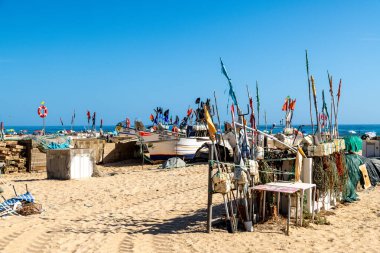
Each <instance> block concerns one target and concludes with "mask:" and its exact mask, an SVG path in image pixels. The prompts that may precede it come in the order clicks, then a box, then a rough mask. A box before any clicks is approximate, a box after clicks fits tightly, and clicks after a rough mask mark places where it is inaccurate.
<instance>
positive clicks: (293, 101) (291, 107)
mask: <svg viewBox="0 0 380 253" xmlns="http://www.w3.org/2000/svg"><path fill="white" fill-rule="evenodd" d="M294 108H296V99H294V100H292V102H291V103H290V110H292V111H294Z"/></svg>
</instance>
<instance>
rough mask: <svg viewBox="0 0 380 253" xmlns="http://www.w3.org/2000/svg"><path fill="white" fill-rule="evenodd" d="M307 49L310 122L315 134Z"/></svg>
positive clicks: (307, 62) (307, 63)
mask: <svg viewBox="0 0 380 253" xmlns="http://www.w3.org/2000/svg"><path fill="white" fill-rule="evenodd" d="M305 51H306V74H307V83H308V86H309V108H310V124H311V132H312V133H313V134H314V123H313V113H312V109H311V84H310V73H309V58H308V57H307V50H305ZM317 121H318V115H317Z"/></svg>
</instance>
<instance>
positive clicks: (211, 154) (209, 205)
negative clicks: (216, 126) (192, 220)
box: [207, 145, 214, 233]
mask: <svg viewBox="0 0 380 253" xmlns="http://www.w3.org/2000/svg"><path fill="white" fill-rule="evenodd" d="M208 157H209V163H208V164H209V166H208V197H207V233H211V225H212V224H211V223H212V162H213V160H214V145H211V146H210V148H209V151H208Z"/></svg>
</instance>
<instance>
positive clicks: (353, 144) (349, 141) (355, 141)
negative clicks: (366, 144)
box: [344, 136, 363, 152]
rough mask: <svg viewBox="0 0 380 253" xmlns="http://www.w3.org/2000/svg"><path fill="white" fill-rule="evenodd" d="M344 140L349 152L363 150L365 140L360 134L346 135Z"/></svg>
mask: <svg viewBox="0 0 380 253" xmlns="http://www.w3.org/2000/svg"><path fill="white" fill-rule="evenodd" d="M344 142H345V144H346V150H347V151H348V152H358V151H360V150H362V143H363V141H362V139H360V138H359V136H346V137H344Z"/></svg>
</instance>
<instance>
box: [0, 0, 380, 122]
mask: <svg viewBox="0 0 380 253" xmlns="http://www.w3.org/2000/svg"><path fill="white" fill-rule="evenodd" d="M379 13H380V1H280V0H279V1H253V0H251V1H221V0H219V1H169V0H168V1H158V0H156V1H69V0H66V1H47V0H46V1H42V0H41V1H26V0H25V1H16V0H0V87H1V100H0V101H1V107H0V120H1V121H4V122H5V124H6V125H38V124H40V123H41V120H40V119H39V118H38V116H37V107H38V106H39V103H40V102H41V101H42V100H44V101H46V105H47V106H48V108H49V116H48V118H47V124H48V125H58V124H59V118H60V117H62V118H63V121H64V122H65V123H66V124H68V123H69V121H70V118H71V114H72V112H73V110H74V109H75V110H76V115H77V121H76V123H77V124H78V125H81V124H82V125H83V124H85V122H86V115H85V113H86V110H87V109H88V110H90V111H91V112H92V111H96V112H97V114H98V115H99V117H101V118H103V120H104V124H106V125H112V124H115V123H116V122H117V121H119V120H122V119H124V118H125V117H127V116H128V117H130V118H131V119H135V118H139V119H142V120H144V121H145V122H148V117H149V114H150V113H151V112H152V110H153V108H155V107H156V106H163V107H164V108H170V109H171V112H172V113H173V114H174V115H175V114H178V115H180V116H182V117H183V116H184V114H185V112H186V109H187V107H188V106H189V105H194V101H195V99H196V98H197V97H199V96H200V97H202V98H206V97H212V95H213V91H214V90H215V91H216V93H217V96H218V99H219V101H218V103H219V107H220V110H221V116H222V118H223V119H229V116H228V115H227V110H226V104H227V94H228V93H227V92H226V90H227V82H226V79H225V78H224V76H223V75H222V74H221V71H220V65H219V57H222V58H223V61H224V63H225V65H226V68H227V70H228V72H229V75H230V77H231V78H232V81H233V84H234V87H235V90H236V92H237V96H238V99H239V101H240V103H241V104H244V103H247V101H248V99H247V95H246V85H248V86H249V87H250V90H251V92H252V93H254V85H255V82H256V80H257V81H258V82H259V87H260V93H261V94H260V98H261V108H262V113H261V115H263V110H266V111H267V115H268V123H272V122H278V121H279V120H280V119H281V118H282V117H283V113H282V112H281V106H282V103H283V101H284V98H285V97H286V96H288V95H290V96H291V97H295V98H297V106H296V111H295V115H294V122H295V123H308V122H309V121H310V120H309V112H308V110H309V107H308V91H307V78H306V72H305V55H304V54H305V49H308V51H309V60H310V71H311V74H313V75H314V76H315V79H316V84H317V91H318V96H319V98H321V90H322V89H325V92H328V82H327V74H326V71H327V70H329V72H330V73H331V74H332V75H333V78H334V85H335V88H337V84H338V80H339V78H342V79H343V87H342V97H341V105H340V122H341V123H380V120H379V115H378V110H377V107H378V106H377V100H378V96H379V94H380V86H379V85H378V82H379V79H380V77H379V71H378V70H379V59H380V19H379V17H378V14H379ZM319 106H321V102H319ZM261 122H263V119H261Z"/></svg>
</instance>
